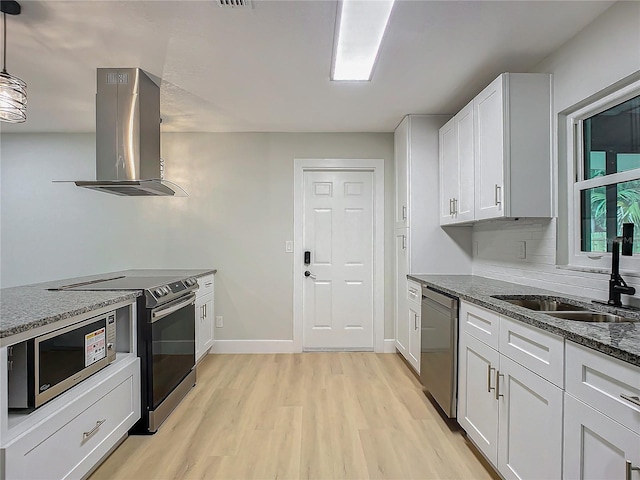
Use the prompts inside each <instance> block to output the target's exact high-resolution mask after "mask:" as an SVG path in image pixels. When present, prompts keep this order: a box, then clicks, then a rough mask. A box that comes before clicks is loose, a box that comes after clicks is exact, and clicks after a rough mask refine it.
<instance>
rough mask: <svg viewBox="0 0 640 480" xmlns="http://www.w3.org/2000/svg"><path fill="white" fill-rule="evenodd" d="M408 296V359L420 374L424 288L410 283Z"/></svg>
mask: <svg viewBox="0 0 640 480" xmlns="http://www.w3.org/2000/svg"><path fill="white" fill-rule="evenodd" d="M407 296H408V298H407V310H406V312H407V318H406V321H407V328H408V330H409V348H408V352H407V353H408V355H407V356H406V358H407V360H408V361H409V364H411V366H412V367H413V368H414V370H415V371H416V372H418V373H420V342H421V339H422V337H421V331H422V330H421V307H422V287H421V286H420V285H419V284H417V283H415V282H412V281H409V282H408V288H407Z"/></svg>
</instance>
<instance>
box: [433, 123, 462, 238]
mask: <svg viewBox="0 0 640 480" xmlns="http://www.w3.org/2000/svg"><path fill="white" fill-rule="evenodd" d="M455 121H456V119H455V117H454V118H452V119H451V120H449V121H448V122H447V123H445V124H444V126H443V127H442V128H441V129H440V133H439V137H438V141H439V145H440V147H439V150H440V157H439V165H440V225H448V224H450V223H454V222H455V216H454V209H453V202H454V198H455V197H456V195H457V193H458V192H457V190H458V189H457V186H458V178H459V174H460V172H459V171H458V138H457V137H458V135H457V132H456V123H455Z"/></svg>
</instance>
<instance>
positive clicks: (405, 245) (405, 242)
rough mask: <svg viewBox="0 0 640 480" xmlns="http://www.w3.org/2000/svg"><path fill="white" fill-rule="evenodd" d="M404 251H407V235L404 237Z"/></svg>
mask: <svg viewBox="0 0 640 480" xmlns="http://www.w3.org/2000/svg"><path fill="white" fill-rule="evenodd" d="M402 249H403V250H406V249H407V236H406V235H402Z"/></svg>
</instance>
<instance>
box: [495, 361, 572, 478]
mask: <svg viewBox="0 0 640 480" xmlns="http://www.w3.org/2000/svg"><path fill="white" fill-rule="evenodd" d="M496 379H497V382H498V383H497V384H496V388H498V389H499V392H498V394H499V395H500V400H499V403H500V407H499V410H500V415H499V425H500V429H499V440H498V470H499V472H500V474H501V475H502V476H503V477H504V478H505V479H507V480H509V479H514V480H516V479H517V480H525V479H532V480H533V479H540V478H549V479H551V478H562V390H561V389H560V388H558V387H556V386H555V385H553V384H552V383H550V382H548V381H546V380H545V379H543V378H542V377H539V376H538V375H536V374H535V373H533V372H531V371H530V370H528V369H526V368H524V367H523V366H522V365H520V364H518V363H516V362H514V361H513V360H511V359H510V358H508V357H505V356H504V355H500V370H499V372H498V377H497V378H496Z"/></svg>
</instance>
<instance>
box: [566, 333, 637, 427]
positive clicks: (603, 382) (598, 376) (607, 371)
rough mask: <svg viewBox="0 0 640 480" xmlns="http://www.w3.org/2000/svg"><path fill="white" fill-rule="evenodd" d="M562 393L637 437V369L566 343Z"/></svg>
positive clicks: (571, 343) (593, 351) (587, 349)
mask: <svg viewBox="0 0 640 480" xmlns="http://www.w3.org/2000/svg"><path fill="white" fill-rule="evenodd" d="M566 349H567V360H566V385H567V387H566V390H567V392H568V393H570V394H571V395H573V396H574V397H576V398H578V399H579V400H582V401H583V402H585V403H586V404H587V405H590V406H592V407H593V408H595V409H596V410H599V411H600V412H602V413H604V414H605V415H607V416H608V417H610V418H612V419H614V420H615V421H617V422H619V423H621V424H622V425H624V426H625V427H627V428H629V429H631V430H632V431H634V432H635V433H640V405H637V404H635V403H633V401H631V400H625V399H624V398H622V396H621V395H625V396H627V397H632V398H633V397H635V398H636V399H637V398H639V397H640V367H636V366H634V365H631V364H629V363H626V362H623V361H621V360H618V359H616V358H612V357H609V356H607V355H604V354H602V353H599V352H596V351H595V350H591V349H589V348H586V347H583V346H582V345H578V344H576V343H573V342H567V347H566Z"/></svg>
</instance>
